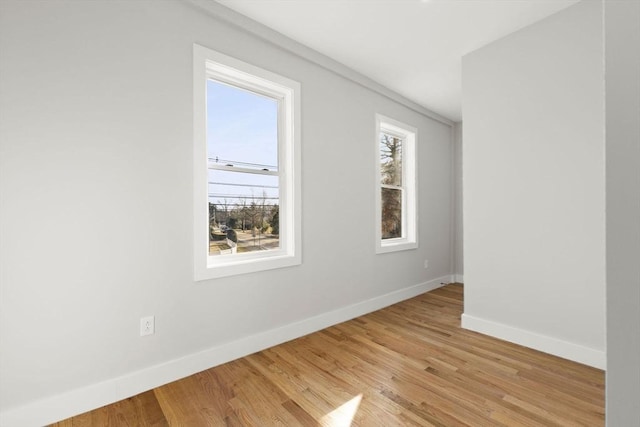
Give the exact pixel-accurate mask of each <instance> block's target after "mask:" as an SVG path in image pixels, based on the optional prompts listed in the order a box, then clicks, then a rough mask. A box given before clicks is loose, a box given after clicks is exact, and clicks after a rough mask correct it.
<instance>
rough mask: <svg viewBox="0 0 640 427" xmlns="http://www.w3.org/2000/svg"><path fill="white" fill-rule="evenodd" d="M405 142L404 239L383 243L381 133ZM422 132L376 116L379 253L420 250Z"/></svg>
mask: <svg viewBox="0 0 640 427" xmlns="http://www.w3.org/2000/svg"><path fill="white" fill-rule="evenodd" d="M381 132H384V133H388V134H391V135H394V136H398V137H400V138H402V183H403V186H402V187H403V188H404V190H403V192H402V196H403V197H402V237H398V238H393V239H382V230H381V226H380V224H381V222H382V195H381V188H382V184H380V173H381V171H380V133H381ZM417 139H418V129H416V128H415V127H413V126H409V125H407V124H405V123H402V122H400V121H398V120H395V119H392V118H389V117H386V116H383V115H381V114H376V139H375V147H376V149H375V153H376V158H375V165H376V167H375V172H376V179H375V183H376V187H375V191H376V197H375V201H376V206H375V215H376V221H375V227H376V234H375V235H376V253H378V254H381V253H388V252H396V251H404V250H408V249H416V248H417V247H418V203H417V202H418V201H417V197H418V177H417V158H418V147H417Z"/></svg>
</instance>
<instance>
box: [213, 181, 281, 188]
mask: <svg viewBox="0 0 640 427" xmlns="http://www.w3.org/2000/svg"><path fill="white" fill-rule="evenodd" d="M209 184H211V185H231V186H235V187H258V188H279V187H278V186H277V185H261V184H238V183H234V182H211V181H209Z"/></svg>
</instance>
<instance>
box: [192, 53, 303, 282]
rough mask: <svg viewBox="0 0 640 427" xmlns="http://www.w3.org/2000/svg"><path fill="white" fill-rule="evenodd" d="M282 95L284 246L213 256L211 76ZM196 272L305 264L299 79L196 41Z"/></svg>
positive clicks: (204, 275) (210, 274) (208, 275)
mask: <svg viewBox="0 0 640 427" xmlns="http://www.w3.org/2000/svg"><path fill="white" fill-rule="evenodd" d="M208 78H214V79H215V80H218V81H224V82H227V83H231V84H233V85H235V86H239V87H243V88H247V89H250V90H252V91H254V92H258V93H262V94H264V95H267V96H270V97H273V98H276V99H281V102H279V105H280V107H279V111H278V120H279V122H278V144H279V145H278V156H279V158H278V163H279V164H278V170H279V176H280V179H279V197H280V249H277V250H269V251H264V252H253V253H247V254H240V255H239V254H234V255H233V256H225V255H217V256H213V257H212V256H209V232H208V230H209V197H208V195H209V188H208V150H207V133H206V129H207V112H206V104H207V99H206V93H207V91H206V87H207V79H208ZM193 102H194V107H193V117H194V119H193V124H194V131H193V132H194V134H193V137H194V153H193V156H194V158H193V162H194V174H193V175H194V194H193V198H194V200H193V203H194V229H193V236H194V237H193V241H194V277H195V280H196V281H201V280H207V279H214V278H219V277H226V276H233V275H237V274H244V273H252V272H257V271H263V270H270V269H274V268H281V267H289V266H293V265H298V264H301V262H302V255H301V248H302V244H301V187H300V185H301V178H300V175H301V174H300V165H301V154H300V151H301V150H300V134H301V132H300V83H298V82H296V81H293V80H290V79H288V78H286V77H283V76H280V75H278V74H275V73H272V72H270V71H267V70H264V69H262V68H259V67H256V66H254V65H251V64H248V63H246V62H243V61H240V60H238V59H235V58H232V57H230V56H227V55H224V54H222V53H219V52H216V51H214V50H211V49H208V48H205V47H203V46H199V45H196V44H194V45H193Z"/></svg>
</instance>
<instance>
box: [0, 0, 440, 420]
mask: <svg viewBox="0 0 640 427" xmlns="http://www.w3.org/2000/svg"><path fill="white" fill-rule="evenodd" d="M193 43H198V44H201V45H203V46H206V47H209V48H213V49H217V50H219V51H221V52H222V53H225V54H228V55H231V56H235V57H237V58H238V59H241V60H243V61H247V62H250V63H253V64H255V65H257V66H260V67H263V68H266V69H268V70H272V71H274V72H277V73H280V74H282V75H284V76H286V77H289V78H292V79H294V80H297V81H300V82H301V84H302V137H303V141H302V169H303V171H302V182H303V184H302V185H303V189H302V195H303V200H302V204H303V212H302V217H303V248H302V249H303V253H302V255H303V265H301V266H299V267H293V268H286V269H279V270H273V271H267V272H263V273H255V274H248V275H242V276H237V277H231V278H225V279H219V280H211V281H205V282H199V283H195V282H194V281H193V273H192V271H193V265H192V262H193V259H192V253H191V251H192V249H191V248H192V246H193V245H192V236H191V230H192V221H193V205H192V175H193V173H192V129H193V128H192V45H193ZM0 63H1V64H2V72H1V73H0V113H1V122H0V143H1V145H0V174H1V175H0V178H1V180H0V197H1V200H2V205H1V207H0V233H1V235H2V239H1V240H0V292H1V295H2V298H1V299H0V316H1V323H0V338H1V339H0V341H1V345H2V351H1V352H0V378H1V379H2V380H1V381H0V410H2V411H6V410H9V409H12V408H17V407H20V406H21V405H27V406H28V405H30V404H33V403H34V402H36V401H37V400H38V399H43V398H47V397H51V396H57V395H60V394H62V393H64V392H67V391H71V390H78V389H79V388H82V387H87V386H93V385H99V384H101V382H102V381H109V380H112V379H114V378H119V377H121V376H126V375H129V374H131V373H132V372H137V371H140V370H144V369H147V368H149V367H154V366H158V365H159V364H163V363H166V362H170V361H173V360H178V359H179V358H181V357H190V356H192V355H194V354H198V352H200V351H207V350H210V349H213V348H216V347H217V346H222V347H224V345H226V343H229V342H230V341H233V340H237V339H241V338H247V337H251V336H253V335H254V334H258V333H261V332H264V331H268V330H271V329H274V328H279V327H283V326H286V325H291V324H295V323H296V322H299V321H301V320H304V319H309V318H312V317H313V316H319V315H322V314H323V313H329V312H332V311H333V310H337V309H339V308H342V307H346V306H349V305H351V304H356V303H359V302H362V301H368V300H370V299H372V298H376V297H379V296H384V295H387V294H389V293H392V292H395V291H398V290H403V289H406V288H409V287H411V286H413V285H417V284H421V283H425V282H427V281H429V280H431V279H434V278H439V277H443V276H448V275H449V274H451V273H452V272H451V271H450V266H451V257H450V253H451V238H450V224H451V215H452V212H451V185H452V183H451V178H450V177H451V163H452V162H451V156H452V150H451V144H450V135H451V132H450V127H449V126H447V125H444V124H442V123H440V122H437V121H434V120H432V119H429V118H426V117H425V116H423V115H420V114H418V113H416V112H414V111H412V110H409V109H408V108H406V107H404V106H402V105H400V104H398V103H396V102H394V101H391V100H390V99H389V98H387V97H383V96H381V95H379V94H377V93H374V92H372V91H371V90H368V89H366V88H365V87H363V86H361V85H358V84H355V83H353V82H351V81H348V80H346V79H344V78H342V77H340V76H338V75H337V74H335V73H333V72H330V71H328V70H326V69H323V68H321V67H318V66H316V65H313V64H311V63H310V62H308V61H306V60H303V59H301V58H299V57H297V56H295V55H293V54H291V53H289V52H287V51H284V50H281V49H279V48H277V47H275V46H274V45H273V44H271V43H268V42H265V41H263V40H260V39H258V38H256V37H254V36H251V35H249V34H247V33H245V32H243V31H240V30H239V29H237V28H236V27H233V26H231V25H229V24H225V23H223V22H221V21H218V20H216V19H214V18H212V17H210V16H207V15H206V14H203V13H202V12H201V11H199V10H197V9H195V8H192V7H190V6H188V5H187V4H184V3H182V2H178V1H162V2H150V1H130V2H113V1H102V0H100V1H91V2H78V1H57V0H56V1H47V2H24V1H14V0H9V1H2V2H0ZM375 113H381V114H384V115H386V116H389V117H393V118H396V119H398V120H400V121H403V122H405V123H408V124H411V125H413V126H415V127H417V128H418V132H419V147H418V150H419V159H418V162H419V165H420V166H419V190H420V201H419V211H420V219H419V221H420V224H419V230H420V248H419V249H417V250H411V251H404V252H399V253H392V254H383V255H378V256H377V255H375V253H374V227H375V224H374V210H373V209H374V206H375V204H374V194H375V189H376V176H375V169H374V161H375V140H376V138H375V135H374V124H375V122H374V114H375ZM425 259H429V269H424V268H423V264H424V260H425ZM152 314H153V315H155V316H156V334H155V335H153V336H150V337H145V338H141V337H139V331H138V328H139V326H138V324H139V319H140V317H142V316H147V315H152ZM170 379H171V378H170V375H169V376H168V380H170ZM150 382H153V380H150ZM112 398H114V396H113V395H108V396H105V397H104V398H103V399H98V400H97V401H96V402H95V403H97V404H101V403H102V404H104V403H106V402H105V401H107V400H109V399H112Z"/></svg>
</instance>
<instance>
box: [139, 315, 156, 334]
mask: <svg viewBox="0 0 640 427" xmlns="http://www.w3.org/2000/svg"><path fill="white" fill-rule="evenodd" d="M155 331H156V320H155V317H154V316H147V317H142V318H140V336H141V337H143V336H145V335H152V334H154V333H155Z"/></svg>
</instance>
